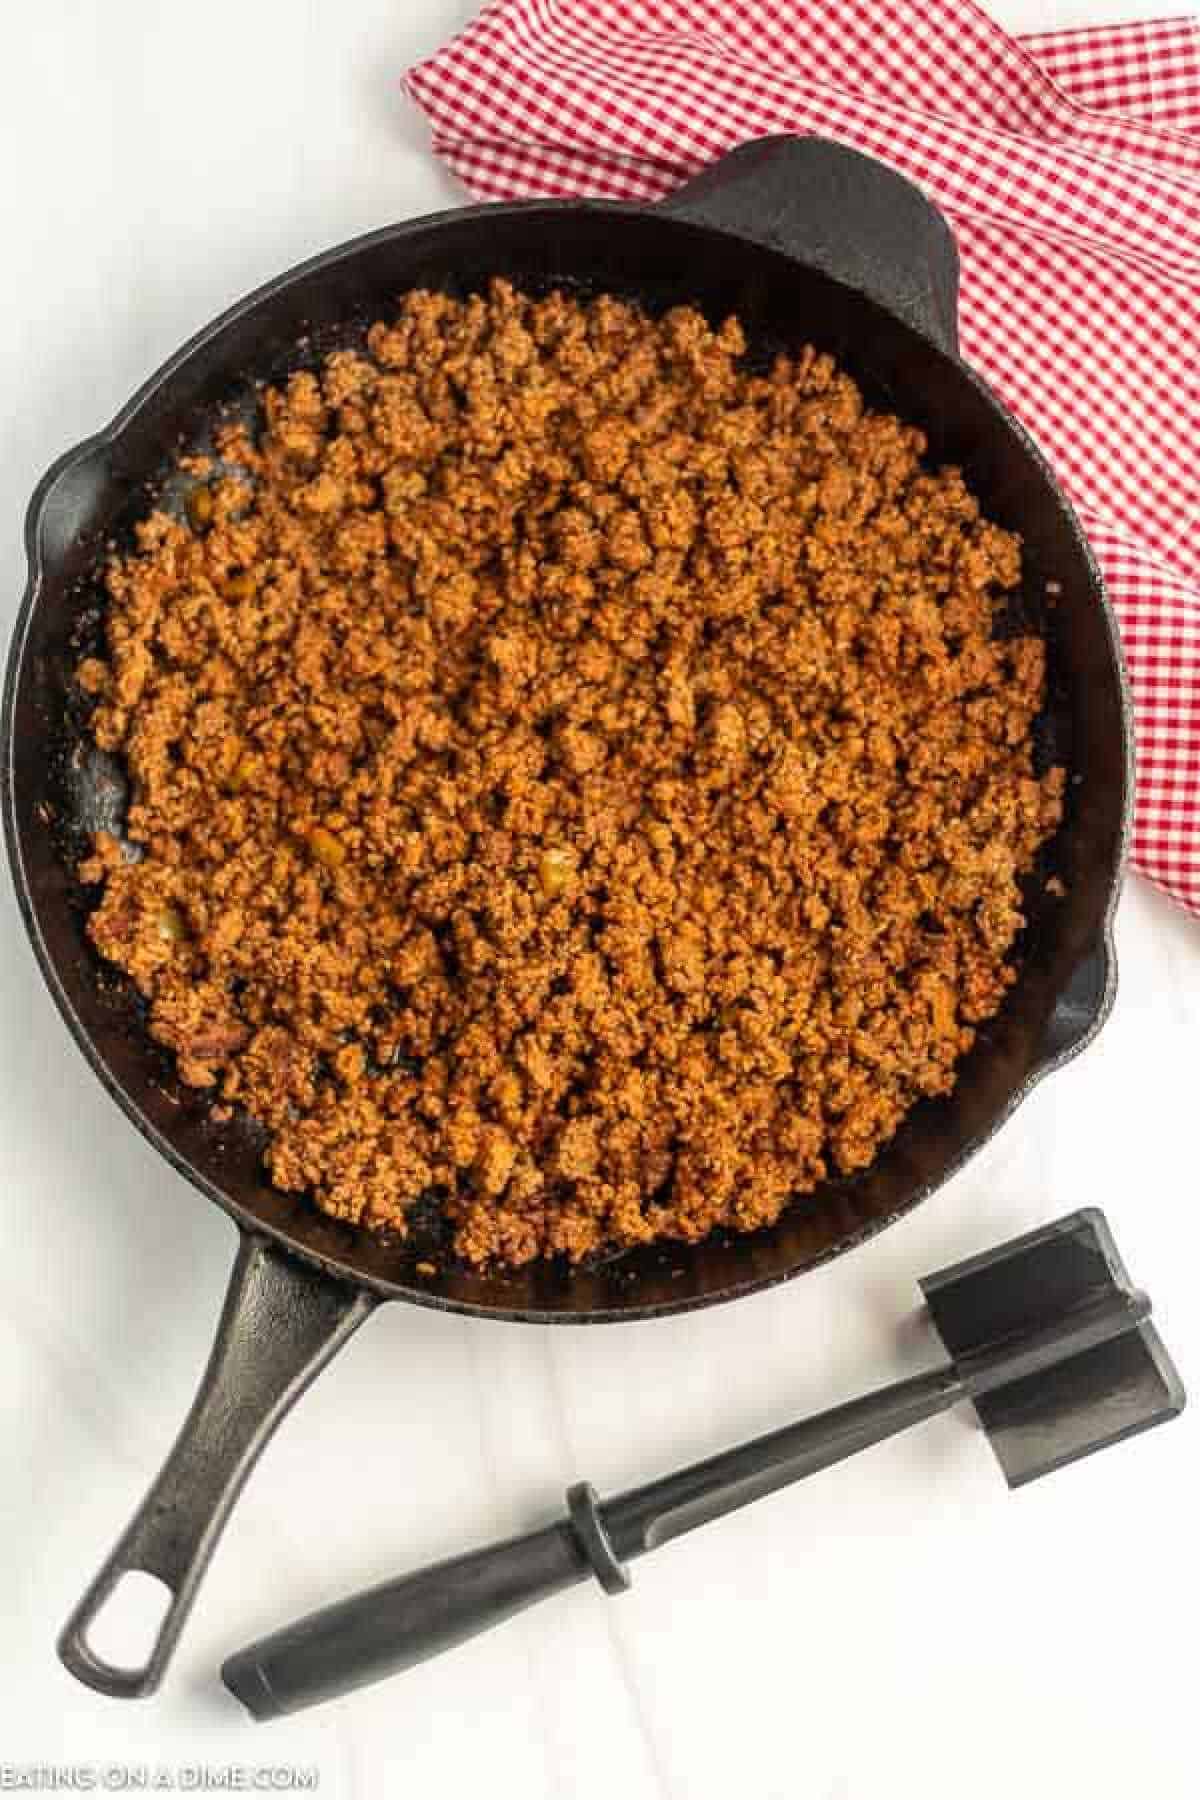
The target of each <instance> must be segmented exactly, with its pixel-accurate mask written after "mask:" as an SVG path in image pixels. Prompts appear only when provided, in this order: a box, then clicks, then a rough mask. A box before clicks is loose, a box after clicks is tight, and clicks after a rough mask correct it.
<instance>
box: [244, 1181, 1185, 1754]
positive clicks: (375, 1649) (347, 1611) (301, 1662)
mask: <svg viewBox="0 0 1200 1800" xmlns="http://www.w3.org/2000/svg"><path fill="white" fill-rule="evenodd" d="M921 1289H922V1292H923V1294H924V1296H925V1303H926V1306H927V1307H928V1309H929V1313H930V1315H931V1317H932V1320H933V1323H934V1325H935V1327H936V1328H937V1331H938V1333H939V1335H940V1337H941V1339H942V1341H943V1343H944V1344H945V1345H946V1348H947V1349H948V1351H949V1352H950V1357H951V1360H950V1361H949V1362H946V1363H942V1364H941V1365H940V1366H939V1367H937V1368H934V1369H930V1370H929V1371H927V1373H925V1374H923V1375H915V1376H913V1377H912V1378H911V1379H909V1380H907V1381H900V1382H896V1383H895V1384H894V1385H893V1386H891V1387H887V1388H880V1389H878V1390H876V1391H875V1392H874V1393H870V1394H865V1395H863V1396H862V1397H861V1398H860V1399H857V1400H851V1401H849V1402H848V1403H847V1404H846V1405H844V1406H837V1407H834V1408H833V1410H832V1411H830V1412H825V1413H820V1414H818V1415H817V1416H816V1417H815V1418H811V1419H801V1420H800V1421H799V1423H797V1424H794V1425H786V1426H784V1428H783V1429H782V1430H781V1431H774V1432H770V1433H769V1434H768V1435H767V1436H766V1437H760V1438H755V1439H754V1440H753V1441H752V1442H751V1443H748V1444H741V1445H738V1446H737V1447H736V1448H735V1449H732V1450H726V1451H723V1452H722V1453H721V1454H720V1455H718V1456H712V1457H709V1458H708V1460H707V1461H705V1462H699V1463H693V1465H692V1466H691V1467H690V1468H687V1469H681V1470H679V1471H678V1472H676V1473H675V1474H673V1475H665V1476H662V1477H661V1478H660V1479H659V1480H657V1481H652V1482H648V1483H647V1484H646V1485H645V1486H644V1487H638V1488H630V1489H629V1491H628V1492H627V1493H624V1494H618V1495H617V1496H616V1498H615V1499H612V1500H600V1499H598V1498H597V1496H596V1492H595V1490H594V1489H593V1488H592V1487H591V1486H590V1484H589V1483H588V1482H577V1483H576V1484H575V1486H574V1487H572V1488H570V1489H569V1490H568V1493H567V1517H566V1518H565V1519H560V1520H558V1521H557V1522H556V1523H554V1524H552V1525H546V1526H543V1527H542V1529H541V1530H539V1531H532V1532H528V1533H526V1534H525V1535H524V1536H523V1537H516V1538H510V1539H509V1540H508V1542H506V1543H502V1544H492V1545H488V1546H487V1547H485V1548H484V1549H481V1550H474V1551H469V1552H468V1553H467V1554H466V1555H465V1556H456V1557H452V1558H451V1559H450V1560H449V1561H447V1562H440V1563H436V1564H434V1565H433V1566H432V1567H431V1568H426V1569H419V1570H417V1571H416V1573H415V1574H412V1575H405V1576H402V1577H401V1578H400V1579H399V1580H398V1581H389V1582H384V1583H383V1584H382V1585H381V1586H379V1587H374V1588H370V1589H368V1590H367V1591H366V1592H365V1593H361V1594H356V1595H354V1596H353V1597H352V1598H351V1599H349V1600H343V1601H341V1602H339V1603H338V1604H337V1605H336V1606H330V1607H327V1608H325V1610H324V1611H322V1612H317V1613H312V1614H310V1615H309V1617H308V1618H305V1619H301V1620H299V1621H298V1622H297V1623H296V1624H293V1625H288V1626H285V1628H284V1629H283V1630H282V1631H278V1632H276V1633H274V1634H273V1635H272V1636H271V1637H267V1638H262V1639H260V1641H259V1642H258V1643H256V1644H251V1645H250V1646H249V1648H248V1649H245V1650H240V1651H238V1652H237V1654H236V1655H234V1656H231V1657H230V1658H229V1659H228V1660H227V1662H226V1663H225V1665H224V1667H223V1668H222V1670H221V1676H222V1679H223V1680H224V1682H225V1685H226V1687H228V1688H229V1689H230V1691H231V1692H232V1693H234V1694H236V1696H237V1698H238V1699H239V1700H241V1701H242V1703H243V1704H244V1705H245V1706H246V1707H247V1708H248V1710H249V1711H250V1713H251V1714H252V1715H253V1716H254V1717H255V1718H256V1719H271V1718H276V1717H278V1716H279V1715H280V1714H281V1713H289V1712H296V1711H298V1710H299V1709H300V1708H302V1707H305V1706H311V1705H313V1704H314V1703H315V1702H317V1701H320V1700H329V1699H332V1698H334V1696H335V1695H338V1694H344V1693H346V1692H348V1691H349V1690H350V1689H352V1688H356V1687H362V1686H364V1685H365V1684H366V1683H368V1682H372V1681H378V1680H380V1679H381V1678H382V1677H384V1676H386V1675H393V1674H398V1673H399V1672H400V1670H402V1669H407V1668H411V1667H412V1665H413V1664H414V1663H418V1662H424V1661H425V1660H426V1658H428V1657H430V1656H434V1655H436V1654H437V1653H438V1652H439V1651H441V1650H448V1649H450V1648H451V1647H452V1646H453V1645H455V1644H459V1643H462V1642H463V1641H464V1640H465V1639H466V1638H469V1637H474V1636H475V1635H476V1634H477V1633H478V1632H480V1631H484V1630H486V1629H487V1628H488V1627H489V1626H491V1625H498V1624H500V1622H501V1621H502V1620H504V1619H507V1618H511V1617H512V1616H513V1614H514V1613H517V1612H521V1611H523V1610H524V1608H525V1607H527V1606H531V1605H532V1604H533V1603H534V1601H536V1600H544V1599H546V1598H547V1597H548V1596H549V1595H550V1594H554V1593H557V1592H559V1591H560V1590H561V1589H563V1588H566V1587H571V1586H573V1585H574V1584H575V1583H576V1582H579V1581H583V1580H584V1579H585V1578H586V1577H587V1576H588V1575H589V1574H594V1575H595V1576H596V1577H597V1578H598V1580H599V1582H600V1585H601V1587H602V1588H603V1589H604V1590H605V1592H606V1593H609V1594H615V1593H619V1592H620V1591H621V1589H623V1588H626V1587H628V1586H629V1575H628V1573H627V1571H626V1568H625V1564H626V1562H627V1561H628V1560H630V1559H632V1558H633V1557H635V1556H641V1555H643V1554H644V1553H645V1552H646V1551H647V1550H654V1549H657V1548H658V1546H659V1545H660V1544H664V1543H666V1542H668V1541H669V1540H670V1539H671V1538H673V1537H679V1536H680V1535H681V1534H682V1533H683V1532H685V1531H692V1530H694V1528H695V1527H696V1526H697V1525H706V1524H708V1523H709V1522H710V1520H713V1519H718V1518H720V1517H721V1516H722V1514H724V1513H727V1512H732V1511H734V1509H735V1508H737V1507H739V1506H745V1505H746V1504H747V1503H748V1502H749V1501H751V1500H758V1499H761V1498H762V1497H763V1496H764V1495H765V1494H770V1493H773V1492H774V1491H775V1490H776V1489H777V1488H781V1487H785V1486H786V1485H787V1484H788V1483H789V1482H793V1481H799V1480H802V1479H803V1477H804V1476H806V1475H813V1474H815V1473H816V1472H817V1471H818V1470H819V1469H825V1468H828V1467H829V1466H830V1465H831V1464H833V1463H836V1462H841V1461H842V1460H843V1459H844V1458H845V1457H848V1456H853V1455H854V1453H855V1452H856V1451H858V1450H865V1449H866V1448H867V1447H868V1446H869V1445H871V1444H878V1443H880V1442H882V1440H883V1439H884V1438H889V1437H894V1436H895V1435H896V1433H897V1432H900V1431H905V1430H907V1428H908V1427H909V1426H910V1425H916V1424H919V1423H920V1422H921V1420H922V1419H929V1418H932V1417H933V1415H934V1414H935V1413H940V1412H944V1411H945V1410H946V1408H947V1407H950V1406H955V1405H957V1403H958V1402H959V1401H960V1400H970V1401H971V1402H972V1404H973V1405H974V1407H975V1411H976V1414H977V1415H978V1418H979V1421H980V1423H981V1424H982V1426H983V1428H984V1430H985V1431H986V1433H987V1436H988V1439H989V1441H990V1443H991V1446H992V1448H993V1450H994V1451H995V1452H996V1456H997V1458H998V1459H999V1462H1000V1466H1001V1468H1002V1469H1003V1471H1004V1474H1005V1476H1006V1478H1007V1480H1008V1483H1009V1486H1010V1487H1020V1486H1021V1485H1022V1484H1023V1483H1024V1482H1027V1481H1034V1480H1036V1479H1037V1477H1038V1476H1039V1475H1046V1474H1048V1473H1049V1472H1050V1470H1051V1469H1057V1468H1060V1467H1061V1466H1062V1465H1063V1464H1064V1463H1067V1462H1071V1461H1073V1460H1074V1459H1075V1458H1077V1457H1081V1456H1087V1455H1090V1453H1091V1452H1092V1451H1093V1450H1102V1449H1104V1448H1105V1447H1106V1446H1107V1445H1108V1444H1113V1443H1116V1442H1117V1441H1118V1440H1119V1439H1120V1438H1123V1437H1128V1436H1130V1435H1131V1434H1132V1433H1133V1432H1136V1431H1145V1430H1146V1429H1148V1428H1149V1427H1150V1426H1151V1425H1158V1424H1161V1423H1162V1422H1163V1421H1165V1420H1166V1419H1170V1418H1174V1416H1175V1415H1176V1414H1177V1413H1178V1412H1180V1411H1181V1410H1182V1408H1183V1404H1184V1391H1183V1384H1182V1382H1181V1381H1180V1379H1179V1376H1178V1374H1177V1373H1176V1371H1175V1368H1174V1366H1173V1365H1172V1363H1171V1360H1170V1358H1169V1357H1168V1355H1167V1353H1166V1350H1165V1349H1164V1347H1163V1345H1162V1342H1161V1340H1160V1339H1159V1336H1158V1333H1157V1332H1156V1331H1155V1330H1154V1328H1153V1326H1152V1325H1150V1323H1149V1317H1150V1302H1149V1300H1148V1299H1147V1298H1146V1296H1145V1294H1142V1293H1140V1292H1138V1290H1137V1289H1135V1288H1134V1287H1132V1286H1131V1284H1130V1281H1129V1277H1128V1275H1127V1274H1126V1271H1125V1267H1124V1264H1123V1263H1122V1261H1121V1258H1120V1256H1119V1255H1118V1253H1117V1249H1116V1245H1115V1244H1114V1243H1113V1239H1112V1234H1111V1232H1110V1231H1109V1228H1108V1224H1107V1221H1106V1220H1105V1218H1104V1216H1103V1214H1102V1213H1100V1212H1097V1211H1096V1210H1094V1209H1091V1208H1089V1209H1088V1210H1086V1211H1083V1212H1077V1213H1072V1214H1070V1215H1069V1216H1068V1217H1067V1218H1065V1219H1060V1220H1058V1221H1057V1223H1055V1224H1053V1225H1047V1226H1044V1227H1043V1228H1042V1229H1041V1230H1039V1231H1033V1232H1030V1233H1029V1234H1028V1235H1027V1236H1025V1237H1020V1238H1015V1239H1013V1240H1011V1241H1010V1242H1009V1243H1006V1244H1000V1245H998V1246H997V1247H996V1248H995V1249H992V1250H988V1251H985V1252H984V1253H983V1255H981V1256H976V1257H972V1258H971V1259H970V1260H969V1261H967V1262H961V1263H956V1264H955V1265H954V1267H953V1268H949V1269H943V1270H942V1271H941V1273H940V1274H937V1275H930V1276H928V1277H927V1278H926V1279H925V1280H924V1281H923V1282H922V1283H921Z"/></svg>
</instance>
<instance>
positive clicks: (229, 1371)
mask: <svg viewBox="0 0 1200 1800" xmlns="http://www.w3.org/2000/svg"><path fill="white" fill-rule="evenodd" d="M375 1304H376V1300H375V1296H374V1295H372V1294H369V1293H367V1292H365V1291H364V1290H362V1289H360V1288H356V1287H353V1286H351V1285H349V1284H348V1283H342V1282H339V1281H335V1280H333V1279H332V1278H331V1277H330V1276H327V1275H322V1274H320V1273H318V1272H317V1271H316V1270H314V1269H310V1268H308V1267H307V1266H306V1265H305V1264H304V1263H301V1262H299V1261H297V1260H295V1259H294V1258H291V1257H288V1256H284V1255H281V1254H280V1252H279V1251H278V1250H276V1249H274V1248H273V1247H272V1246H271V1245H270V1244H269V1243H268V1242H267V1241H266V1239H264V1238H260V1237H256V1236H254V1235H252V1234H250V1233H244V1234H243V1236H242V1242H241V1245H240V1247H239V1250H238V1255H237V1261H236V1262H235V1264H234V1267H233V1273H232V1275H231V1277H230V1281H229V1290H228V1292H227V1294H226V1296H225V1305H224V1308H223V1309H222V1312H221V1318H220V1322H219V1324H218V1326H217V1334H216V1339H215V1341H214V1343H213V1348H212V1354H211V1356H210V1357H209V1361H208V1367H207V1369H206V1370H205V1372H204V1376H203V1378H202V1380H201V1382H200V1386H199V1389H198V1390H197V1393H196V1398H195V1400H194V1401H193V1402H192V1408H191V1411H190V1412H189V1413H188V1416H187V1418H186V1419H185V1421H184V1424H183V1428H182V1430H181V1431H180V1433H179V1436H178V1438H177V1439H176V1441H175V1444H174V1447H173V1448H172V1450H171V1452H170V1454H169V1455H168V1457H167V1460H166V1462H165V1463H164V1464H163V1466H162V1468H161V1470H160V1471H159V1474H158V1477H157V1479H156V1480H155V1482H154V1484H153V1486H152V1487H151V1489H150V1491H149V1493H148V1494H147V1495H146V1498H145V1500H143V1502H142V1504H141V1506H140V1507H139V1509H138V1511H137V1512H136V1513H135V1514H134V1516H133V1518H132V1520H131V1521H130V1523H129V1525H128V1526H127V1527H126V1529H125V1532H124V1534H123V1535H122V1537H121V1538H120V1540H119V1542H118V1544H117V1546H116V1548H115V1550H114V1551H113V1552H112V1555H111V1556H110V1557H109V1558H108V1560H107V1562H105V1564H104V1565H103V1567H102V1568H101V1570H100V1572H99V1574H98V1575H97V1576H96V1578H95V1580H94V1581H93V1582H92V1584H91V1586H90V1587H89V1588H88V1590H87V1592H86V1593H85V1594H84V1596H83V1598H82V1600H80V1602H79V1604H78V1606H77V1607H76V1608H75V1610H74V1612H73V1613H72V1614H71V1617H70V1618H69V1619H68V1620H67V1623H66V1625H65V1626H64V1627H63V1631H62V1634H61V1636H60V1637H59V1640H58V1654H59V1657H60V1658H61V1660H62V1662H63V1663H64V1665H65V1666H66V1668H67V1669H69V1670H70V1672H71V1674H72V1675H74V1676H75V1677H76V1679H77V1680H79V1681H82V1682H84V1683H86V1685H87V1686H88V1687H91V1688H95V1689H96V1691H97V1692H98V1693H101V1694H108V1695H110V1696H111V1697H112V1698H114V1699H126V1700H132V1699H142V1698H144V1697H145V1696H146V1695H147V1694H152V1693H153V1692H154V1690H155V1689H156V1688H157V1686H158V1684H159V1682H160V1681H161V1680H162V1675H163V1671H164V1669H165V1668H166V1665H167V1662H168V1660H169V1658H170V1656H171V1653H172V1651H173V1649H174V1647H175V1643H176V1640H177V1639H178V1637H179V1633H180V1630H181V1629H182V1626H183V1623H184V1620H185V1619H186V1618H187V1615H188V1612H189V1611H190V1609H191V1605H192V1601H193V1600H194V1598H195V1595H196V1589H197V1587H198V1586H199V1584H200V1578H201V1576H202V1575H203V1574H204V1571H205V1569H206V1567H207V1566H208V1561H209V1558H210V1557H211V1555H212V1553H213V1550H214V1548H215V1546H216V1542H217V1539H218V1537H219V1536H220V1534H221V1530H222V1528H223V1526H224V1524H225V1520H226V1518H227V1517H228V1515H229V1510H230V1508H231V1506H232V1505H233V1502H234V1501H235V1500H236V1498H237V1496H238V1494H239V1492H240V1491H241V1487H242V1484H243V1482H244V1481H245V1479H246V1477H247V1475H248V1474H249V1473H250V1470H251V1469H252V1468H253V1466H254V1464H255V1462H256V1461H257V1459H258V1456H259V1454H260V1453H261V1451H262V1449H263V1447H264V1446H265V1444H266V1443H267V1440H268V1439H269V1438H270V1436H271V1434H272V1432H273V1431H274V1430H275V1427H276V1426H277V1425H278V1424H279V1422H280V1420H281V1419H282V1418H283V1416H284V1414H285V1413H286V1412H287V1411H288V1410H289V1408H290V1407H291V1406H292V1405H293V1404H294V1403H295V1401H296V1400H298V1399H299V1397H300V1395H301V1394H302V1393H303V1392H304V1390H305V1388H306V1387H307V1386H308V1384H309V1382H310V1381H311V1380H312V1379H313V1377H314V1376H315V1375H317V1374H318V1373H319V1372H320V1370H321V1369H322V1368H324V1366H325V1364H326V1363H327V1362H328V1361H329V1359H330V1358H331V1357H332V1356H333V1355H334V1353H335V1352H336V1351H337V1350H339V1349H340V1348H341V1346H342V1345H343V1344H344V1343H345V1342H346V1340H347V1338H349V1337H350V1335H351V1334H352V1333H353V1332H354V1331H355V1330H357V1328H358V1326H359V1325H361V1324H362V1322H363V1320H364V1319H365V1318H366V1317H367V1315H368V1314H369V1313H370V1312H371V1311H372V1309H373V1307H374V1306H375ZM134 1570H140V1571H143V1572H144V1573H146V1574H148V1575H155V1576H157V1577H158V1579H159V1580H160V1581H162V1582H164V1583H165V1584H166V1586H167V1588H168V1589H169V1590H170V1594H171V1600H170V1604H169V1605H168V1607H167V1610H166V1613H165V1614H164V1616H163V1619H162V1621H161V1623H160V1625H159V1627H158V1631H157V1635H156V1637H155V1640H154V1644H153V1647H152V1649H151V1651H150V1654H149V1656H148V1657H147V1659H146V1661H145V1662H144V1663H143V1664H142V1666H141V1667H139V1668H125V1667H118V1666H117V1665H115V1664H113V1663H110V1662H107V1661H106V1660H105V1659H104V1658H103V1657H102V1656H100V1655H98V1654H97V1652H96V1651H95V1650H94V1649H93V1648H92V1646H91V1645H90V1644H89V1643H88V1637H87V1634H88V1630H89V1627H91V1626H92V1625H93V1624H94V1623H95V1620H96V1618H97V1617H98V1615H99V1614H100V1612H101V1610H102V1608H103V1607H104V1606H105V1604H106V1603H107V1601H108V1599H109V1597H110V1595H111V1594H112V1592H113V1590H114V1589H115V1588H116V1586H117V1584H118V1583H119V1582H120V1580H121V1578H122V1576H124V1575H126V1574H127V1573H129V1572H131V1571H134Z"/></svg>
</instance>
